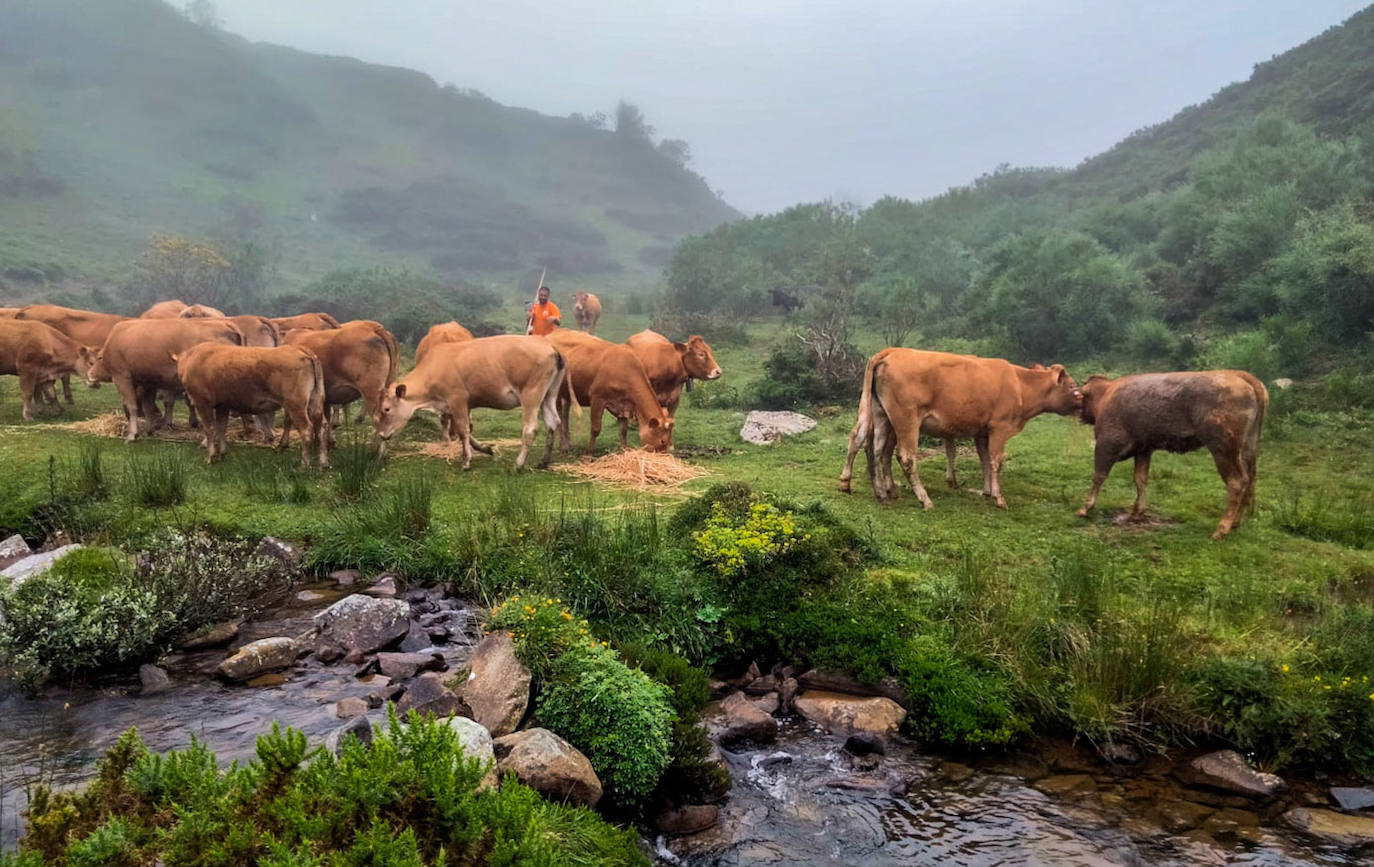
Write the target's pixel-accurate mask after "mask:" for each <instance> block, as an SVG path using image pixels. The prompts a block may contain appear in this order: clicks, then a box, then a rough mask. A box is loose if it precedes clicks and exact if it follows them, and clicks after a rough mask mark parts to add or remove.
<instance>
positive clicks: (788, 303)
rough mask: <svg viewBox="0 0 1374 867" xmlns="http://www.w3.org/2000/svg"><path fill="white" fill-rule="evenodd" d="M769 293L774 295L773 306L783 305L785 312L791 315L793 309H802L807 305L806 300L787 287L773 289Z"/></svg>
mask: <svg viewBox="0 0 1374 867" xmlns="http://www.w3.org/2000/svg"><path fill="white" fill-rule="evenodd" d="M769 294H770V295H771V296H772V299H773V306H774V307H781V308H782V310H783V312H784V313H787V314H789V315H790V314H791V313H792V311H793V310H800V309H801V308H803V307H805V306H806V302H805V301H803V300H802V299H801V298H799V297H797V296H796V295H793V294H792V293H791V292H788V291H787V290H785V289H772V290H770V292H769Z"/></svg>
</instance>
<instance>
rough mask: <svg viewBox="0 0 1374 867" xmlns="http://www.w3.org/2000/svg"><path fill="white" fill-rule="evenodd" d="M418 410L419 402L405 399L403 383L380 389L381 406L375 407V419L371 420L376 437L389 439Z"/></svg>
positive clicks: (404, 385)
mask: <svg viewBox="0 0 1374 867" xmlns="http://www.w3.org/2000/svg"><path fill="white" fill-rule="evenodd" d="M419 408H420V401H418V400H414V399H407V398H406V384H405V383H404V382H398V383H396V384H395V385H393V386H390V387H389V388H384V389H382V400H381V404H380V405H379V406H378V407H377V417H376V418H375V419H373V421H374V422H375V423H376V425H377V436H379V437H381V438H382V439H384V440H389V439H391V438H392V437H394V436H395V435H396V434H397V433H399V432H400V430H401V428H403V427H405V426H406V422H408V421H410V417H411V416H412V415H414V414H415V410H417V409H419Z"/></svg>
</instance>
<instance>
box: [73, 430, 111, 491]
mask: <svg viewBox="0 0 1374 867" xmlns="http://www.w3.org/2000/svg"><path fill="white" fill-rule="evenodd" d="M72 482H73V488H74V489H75V493H76V496H77V497H78V498H80V499H82V500H103V499H105V498H106V497H108V496H109V495H110V487H109V481H108V479H107V478H106V476H105V460H104V453H103V450H102V448H101V445H100V443H99V442H84V443H82V444H81V449H80V451H78V452H77V455H76V467H75V471H74V473H73V479H72Z"/></svg>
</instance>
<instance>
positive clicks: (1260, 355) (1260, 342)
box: [1201, 331, 1281, 382]
mask: <svg viewBox="0 0 1374 867" xmlns="http://www.w3.org/2000/svg"><path fill="white" fill-rule="evenodd" d="M1201 361H1202V366H1204V367H1208V368H1213V369H1231V370H1244V371H1247V372H1248V373H1252V374H1254V375H1255V376H1257V377H1259V379H1260V380H1262V381H1263V382H1272V381H1273V380H1274V377H1276V376H1280V375H1281V374H1280V372H1279V359H1278V353H1277V352H1276V351H1275V349H1274V346H1273V345H1272V342H1271V340H1270V338H1269V335H1267V334H1265V333H1264V332H1263V331H1241V332H1238V333H1236V334H1231V335H1228V336H1226V337H1223V338H1221V339H1220V340H1217V341H1215V342H1214V343H1213V344H1212V345H1211V346H1209V347H1208V348H1207V349H1206V351H1205V352H1204V353H1203V357H1202V359H1201Z"/></svg>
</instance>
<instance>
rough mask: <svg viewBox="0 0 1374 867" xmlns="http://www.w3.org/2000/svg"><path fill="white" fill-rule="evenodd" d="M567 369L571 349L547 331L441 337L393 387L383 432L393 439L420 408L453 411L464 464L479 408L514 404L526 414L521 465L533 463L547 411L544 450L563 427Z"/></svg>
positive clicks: (380, 421) (382, 415)
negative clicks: (564, 349)
mask: <svg viewBox="0 0 1374 867" xmlns="http://www.w3.org/2000/svg"><path fill="white" fill-rule="evenodd" d="M566 373H567V371H566V368H565V366H564V363H563V356H562V355H561V354H559V352H558V350H556V349H554V347H553V345H552V344H550V343H549V342H548V341H547V340H545V339H543V338H540V337H526V336H523V335H510V334H502V335H498V336H496V337H483V338H480V339H476V340H469V341H465V342H463V343H441V344H439V345H437V346H435V347H434V348H433V349H431V350H430V352H429V354H427V355H426V356H425V361H424V363H423V364H418V365H416V366H415V369H414V370H412V371H411V372H410V373H408V374H407V375H406V376H405V378H403V379H402V380H401V381H400V382H398V383H396V384H395V386H393V387H392V388H389V389H387V392H386V395H385V397H384V398H383V399H382V405H381V410H380V411H379V412H378V414H377V434H378V436H380V437H381V438H382V440H383V441H386V440H389V439H391V437H393V436H395V435H396V433H397V432H398V431H399V430H400V429H401V428H403V427H405V424H406V422H407V421H409V420H410V417H411V416H412V415H414V414H415V411H416V410H419V409H428V410H431V411H433V412H437V413H439V414H440V415H441V416H443V415H446V414H447V415H451V416H452V417H453V419H454V422H455V427H456V429H457V433H458V436H459V437H461V439H462V443H463V469H467V468H468V467H469V466H471V464H472V435H471V431H472V427H471V422H470V418H471V415H470V413H471V410H472V409H473V408H475V407H486V408H488V409H514V408H515V407H517V406H518V407H520V410H521V415H522V426H521V438H520V453H519V454H518V455H516V457H515V468H516V469H517V470H518V469H522V468H523V467H524V466H525V458H526V457H527V456H528V455H529V451H530V446H532V445H533V444H534V439H535V436H537V435H538V433H539V416H540V415H541V414H542V415H543V417H544V427H545V439H544V457H543V459H542V460H540V462H539V466H540V467H545V466H547V465H548V463H549V457H550V456H551V455H552V454H553V438H554V431H555V430H556V429H557V428H558V421H559V419H558V398H559V393H560V392H561V391H562V386H563V380H564V376H565V375H566Z"/></svg>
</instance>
